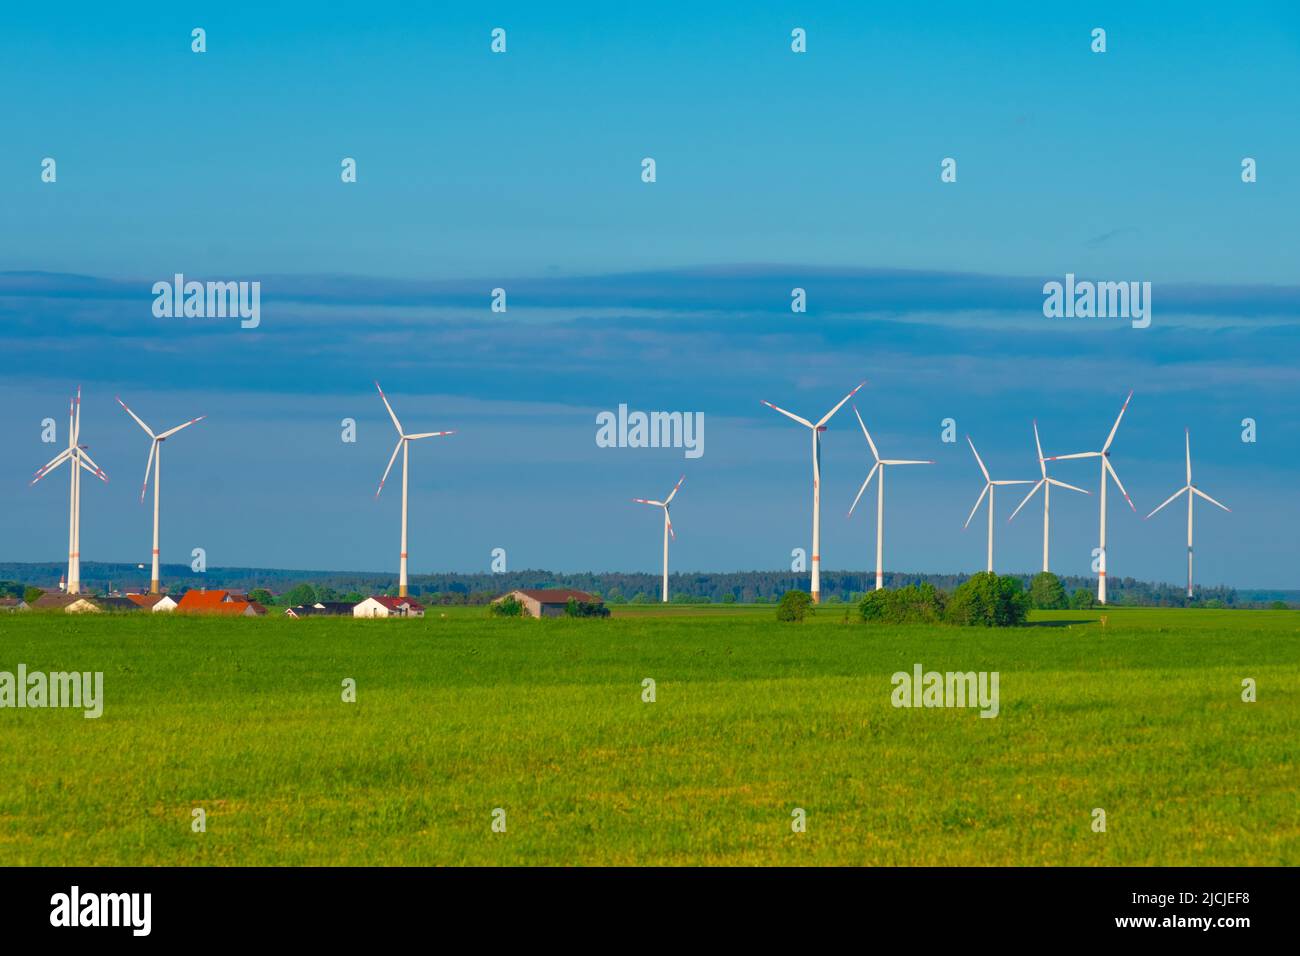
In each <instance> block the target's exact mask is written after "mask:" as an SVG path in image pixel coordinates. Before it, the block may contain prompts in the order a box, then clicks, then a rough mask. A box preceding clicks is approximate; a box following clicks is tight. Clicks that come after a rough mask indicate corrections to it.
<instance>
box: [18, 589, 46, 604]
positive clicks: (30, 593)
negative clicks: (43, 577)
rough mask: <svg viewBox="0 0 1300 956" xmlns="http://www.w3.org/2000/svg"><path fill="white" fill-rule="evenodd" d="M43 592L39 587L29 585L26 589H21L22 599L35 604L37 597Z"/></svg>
mask: <svg viewBox="0 0 1300 956" xmlns="http://www.w3.org/2000/svg"><path fill="white" fill-rule="evenodd" d="M44 593H45V592H44V591H43V590H41V589H40V588H33V587H29V588H28V589H27V590H25V591H23V600H24V601H26V602H27V603H28V604H35V603H36V601H37V599H38V598H39V597H40V596H41V595H42V594H44Z"/></svg>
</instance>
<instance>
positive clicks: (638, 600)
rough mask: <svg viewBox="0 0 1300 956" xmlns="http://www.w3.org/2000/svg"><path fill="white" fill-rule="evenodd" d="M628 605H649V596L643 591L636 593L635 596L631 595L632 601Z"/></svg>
mask: <svg viewBox="0 0 1300 956" xmlns="http://www.w3.org/2000/svg"><path fill="white" fill-rule="evenodd" d="M630 603H632V604H649V603H650V596H649V595H648V594H646V593H645V592H644V591H637V592H636V594H634V595H632V601H631V602H630Z"/></svg>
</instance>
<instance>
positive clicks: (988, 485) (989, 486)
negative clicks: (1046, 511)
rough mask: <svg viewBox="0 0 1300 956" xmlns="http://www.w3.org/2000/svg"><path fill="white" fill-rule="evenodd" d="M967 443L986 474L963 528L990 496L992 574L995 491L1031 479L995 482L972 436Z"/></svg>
mask: <svg viewBox="0 0 1300 956" xmlns="http://www.w3.org/2000/svg"><path fill="white" fill-rule="evenodd" d="M966 441H967V442H968V443H969V444H970V450H971V451H973V452H975V461H976V462H978V463H979V466H980V471H981V472H983V473H984V490H983V491H981V492H980V496H979V497H978V498H976V499H975V507H974V508H971V510H970V515H969V517H967V518H966V523H965V524H964V525H962V527H963V528H969V527H970V523H971V519H972V518H974V517H975V512H977V511H979V508H980V502H981V501H983V500H984V496H985V495H988V496H989V560H988V568H987V569H986V570H988V571H989V572H990V573H991V572H992V571H993V489H994V488H995V487H997V486H998V485H1028V484H1030V483H1031V482H1030V481H1029V479H1024V480H1021V479H1014V480H1013V479H1009V478H1003V479H999V480H998V481H994V480H993V479H992V478H990V477H989V470H988V469H987V468H985V467H984V459H983V458H981V457H980V453H979V452H977V451H975V443H974V442H973V441H971V440H970V435H967V436H966Z"/></svg>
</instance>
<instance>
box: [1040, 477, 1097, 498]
mask: <svg viewBox="0 0 1300 956" xmlns="http://www.w3.org/2000/svg"><path fill="white" fill-rule="evenodd" d="M1047 483H1048V484H1049V485H1056V487H1058V488H1069V489H1070V490H1071V491H1078V492H1081V493H1082V494H1085V495H1090V494H1092V492H1091V491H1089V490H1088V489H1086V488H1080V487H1078V486H1077V485H1070V484H1066V483H1065V482H1064V481H1057V480H1056V479H1055V478H1048V479H1047Z"/></svg>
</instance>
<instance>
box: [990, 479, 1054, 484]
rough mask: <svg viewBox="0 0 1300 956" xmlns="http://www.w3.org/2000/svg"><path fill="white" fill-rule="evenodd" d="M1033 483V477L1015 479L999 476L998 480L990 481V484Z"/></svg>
mask: <svg viewBox="0 0 1300 956" xmlns="http://www.w3.org/2000/svg"><path fill="white" fill-rule="evenodd" d="M1039 480H1040V481H1041V480H1042V479H1041V478H1040V479H1039ZM1033 483H1034V479H1032V478H1017V479H1015V480H1014V481H1013V480H1012V479H1010V478H999V479H998V480H997V481H990V482H989V484H990V485H1032V484H1033Z"/></svg>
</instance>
